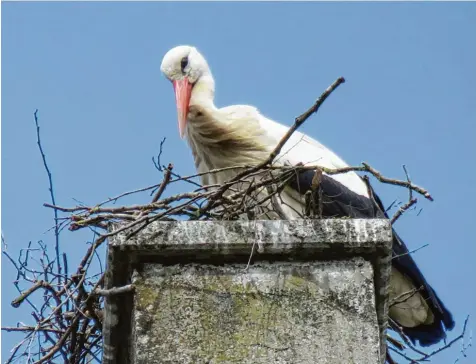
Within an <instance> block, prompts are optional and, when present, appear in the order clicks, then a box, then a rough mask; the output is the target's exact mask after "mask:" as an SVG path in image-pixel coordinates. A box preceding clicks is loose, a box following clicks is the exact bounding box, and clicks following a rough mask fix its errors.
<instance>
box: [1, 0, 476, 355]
mask: <svg viewBox="0 0 476 364" xmlns="http://www.w3.org/2000/svg"><path fill="white" fill-rule="evenodd" d="M475 38H476V4H475V3H431V4H421V3H400V4H395V3H360V4H356V3H337V4H331V3H299V4H298V3H257V4H253V3H202V4H196V3H194V4H191V3H137V4H133V3H2V55H3V59H2V115H1V116H2V178H3V179H2V188H3V189H2V213H3V214H2V229H3V233H4V234H5V238H6V241H7V243H8V248H9V251H10V253H11V254H13V255H16V254H17V252H18V250H19V249H20V248H22V247H25V246H26V244H27V243H28V241H30V240H33V241H35V240H39V239H43V240H44V241H52V236H51V234H50V233H45V231H46V230H47V229H49V228H50V227H51V226H52V213H51V211H50V210H47V209H45V208H43V207H42V204H43V202H48V201H49V195H48V190H47V179H46V174H45V171H44V169H43V166H42V163H41V159H40V156H39V153H38V150H37V146H36V144H35V143H36V139H35V138H36V136H35V128H34V122H33V112H34V110H35V109H36V108H38V109H39V117H40V123H41V127H42V129H41V130H42V138H43V144H44V148H45V150H46V153H47V157H48V159H49V165H50V168H51V170H52V172H53V175H54V182H55V184H56V186H55V187H56V196H57V201H58V203H59V204H61V205H68V206H72V205H75V204H76V202H75V201H74V200H73V198H75V199H78V200H80V201H83V202H84V203H86V204H95V203H97V202H99V201H102V200H104V199H105V198H107V197H109V196H112V195H115V194H118V193H120V192H124V191H128V190H131V189H135V188H139V187H143V186H147V185H150V184H153V183H156V182H157V181H158V180H159V179H160V178H161V175H160V174H159V173H158V172H157V171H156V170H155V168H154V167H153V165H152V163H151V157H152V156H153V155H155V154H156V153H157V152H158V148H159V141H160V140H161V139H162V138H163V137H167V142H166V150H165V154H164V159H163V162H164V163H166V162H169V161H170V162H174V163H175V166H176V170H177V171H179V172H181V173H184V174H185V173H190V172H193V169H194V167H193V162H192V158H191V154H190V151H189V149H188V147H187V145H186V144H185V142H184V141H182V140H180V138H179V135H178V129H177V122H176V110H175V104H174V96H173V91H172V86H171V84H170V83H169V82H168V81H167V80H165V78H164V77H163V76H162V75H161V73H160V70H159V66H160V62H161V59H162V57H163V55H164V54H165V52H166V51H167V50H168V49H170V48H171V47H173V46H176V45H179V44H192V45H195V46H197V47H198V48H199V50H201V51H202V53H203V54H204V55H205V57H206V58H207V59H208V61H209V64H210V66H211V68H212V72H213V74H214V76H215V79H216V103H217V105H219V106H226V105H230V104H251V105H254V106H256V107H258V108H259V109H260V110H261V111H262V112H263V113H264V114H265V115H266V116H268V117H271V118H273V119H275V120H278V121H280V122H282V123H285V124H288V125H290V124H291V123H292V121H293V118H294V117H295V116H297V115H298V114H300V113H301V112H302V111H304V110H305V109H306V108H307V107H308V106H310V104H311V103H312V102H313V101H314V100H315V98H316V97H317V96H318V95H319V94H320V93H321V92H322V91H323V90H324V89H325V88H326V87H327V86H328V85H329V84H330V83H331V82H333V81H334V80H335V79H336V78H337V77H338V76H344V77H345V78H346V79H347V83H345V84H344V85H343V86H341V87H340V88H339V89H338V90H337V91H336V92H335V93H334V94H333V95H332V96H331V97H330V98H329V99H328V101H326V103H325V105H324V107H323V108H322V109H321V111H320V112H319V114H318V115H317V116H314V117H312V118H311V119H310V120H308V121H307V123H306V124H305V125H304V127H303V131H304V132H306V133H308V134H310V135H312V136H313V137H315V138H317V139H319V140H320V141H322V142H323V143H324V144H326V145H327V146H329V147H330V148H332V149H333V150H334V151H336V152H337V153H338V154H339V155H340V156H342V157H343V158H344V159H345V160H346V161H347V162H348V163H349V164H358V163H360V162H361V161H367V162H369V163H370V164H371V165H373V166H374V167H375V168H377V169H379V170H380V171H381V172H382V173H384V174H385V175H387V176H392V177H400V178H403V177H404V175H403V172H402V167H401V166H402V164H406V165H407V167H408V168H409V171H410V174H411V176H412V178H413V180H414V182H415V183H417V184H420V185H423V186H425V187H426V188H428V189H429V190H430V192H431V193H432V194H433V196H434V198H435V202H433V203H430V202H427V201H423V200H422V199H420V201H421V202H420V207H423V211H422V212H421V214H420V215H419V216H416V215H417V214H416V212H412V213H409V214H408V215H406V216H405V217H403V218H402V219H401V220H400V221H399V222H398V223H397V226H396V227H397V229H398V232H399V234H400V235H401V236H402V237H403V238H404V239H405V241H406V242H407V244H408V245H409V247H410V248H418V247H419V246H421V245H423V244H427V243H429V244H430V246H429V247H427V248H425V249H422V250H421V251H419V252H418V253H416V255H415V258H416V260H417V262H418V263H419V265H420V266H421V269H422V270H423V272H424V274H425V275H426V277H427V278H428V280H429V282H430V283H431V284H432V285H433V286H434V287H435V289H436V290H437V292H438V293H439V295H440V296H441V298H442V299H443V300H444V302H445V303H446V304H447V306H448V307H449V308H450V309H451V310H452V312H453V313H454V316H455V319H456V321H457V327H456V329H455V330H454V331H453V332H452V333H451V334H450V337H454V336H456V335H457V334H459V332H460V330H461V325H462V323H463V320H464V318H465V317H466V315H468V314H471V315H472V318H473V320H472V321H470V326H471V327H473V328H474V327H475V325H474V322H475V321H474V320H476V302H475V301H476V288H475V283H474V278H475V277H476V263H475V262H476V241H475V238H474V235H475V234H474V229H473V228H474V221H475V217H476V216H475V206H476V192H475V189H474V186H475V185H476V170H475V168H474V165H475V152H476V147H475V144H474V137H475V135H476V126H475V124H476V106H475V100H476V86H475V85H476V68H475V66H474V65H476V42H475ZM377 190H378V192H379V194H380V195H381V197H382V198H383V200H384V202H385V203H386V204H389V203H390V202H391V201H392V200H393V199H395V198H400V199H402V200H403V199H405V198H406V195H407V193H406V191H403V190H399V189H398V188H393V187H380V186H377ZM84 238H85V235H84V234H82V233H75V234H72V233H67V234H65V235H64V236H63V240H62V244H63V248H64V249H65V250H66V251H68V252H70V253H71V254H72V262H71V266H72V267H73V266H74V259H77V257H79V256H80V255H81V254H82V253H83V252H84V249H85V245H84ZM13 277H14V271H13V270H12V268H11V266H10V264H9V263H8V262H7V261H6V260H5V259H3V258H2V325H14V324H15V323H16V322H17V321H19V320H22V321H25V322H29V320H30V310H29V309H28V308H27V307H26V306H25V307H22V308H20V309H13V308H11V306H10V304H9V303H10V301H11V300H12V299H13V298H14V296H15V294H16V293H15V291H14V289H13V286H12V285H11V281H12V279H13ZM2 336H3V337H2V338H3V340H2V349H3V351H4V352H3V354H2V359H3V360H4V359H5V355H6V354H7V351H8V350H9V349H10V348H11V346H12V345H13V344H14V342H15V341H16V340H17V337H14V336H13V335H11V334H6V335H2ZM459 350H460V346H459V345H456V346H455V347H454V348H453V349H451V350H449V351H447V352H445V353H443V354H441V355H440V356H438V357H437V358H436V359H434V361H433V362H434V363H450V362H453V361H454V359H455V358H456V357H457V355H458V352H459ZM475 357H476V356H475V354H474V349H473V350H472V352H471V351H470V359H461V360H460V363H465V362H466V363H470V362H473V361H474V358H475ZM471 358H472V359H471Z"/></svg>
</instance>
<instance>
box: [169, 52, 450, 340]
mask: <svg viewBox="0 0 476 364" xmlns="http://www.w3.org/2000/svg"><path fill="white" fill-rule="evenodd" d="M160 70H161V72H162V73H163V74H164V75H165V77H166V78H167V79H168V80H169V81H171V82H172V85H173V89H174V92H175V102H176V108H177V116H178V130H179V134H180V137H181V138H183V139H186V141H187V142H188V144H189V146H190V149H191V151H192V154H193V158H194V162H195V167H196V169H197V172H198V173H200V174H202V175H201V182H202V184H203V185H221V184H223V183H225V182H227V181H229V180H230V179H231V178H233V177H234V176H236V174H237V173H238V172H237V171H236V170H234V169H226V170H223V171H221V172H218V173H209V174H207V173H206V172H209V171H211V170H214V169H222V168H226V167H232V166H238V165H243V166H250V165H257V164H259V163H261V162H262V161H264V160H266V158H267V157H268V156H269V154H270V152H271V151H273V150H274V148H275V147H276V145H277V144H278V143H279V141H280V140H281V139H282V138H283V136H284V135H285V134H286V133H287V131H288V129H289V127H287V126H285V125H283V124H280V123H278V122H276V121H274V120H271V119H269V118H267V117H265V116H264V115H262V114H261V113H260V112H259V111H258V109H257V108H255V107H253V106H249V105H232V106H227V107H221V108H218V107H217V106H216V105H215V103H214V96H215V81H214V78H213V76H212V72H211V70H210V67H209V65H208V63H207V61H206V59H205V57H204V56H203V55H202V54H201V53H200V52H199V51H198V50H197V48H196V47H194V46H190V45H180V46H176V47H174V48H172V49H170V50H169V51H168V52H166V54H165V55H164V57H163V59H162V63H161V66H160ZM275 162H276V163H278V164H280V165H290V166H297V165H304V166H306V165H317V166H320V167H326V168H333V169H335V168H344V167H348V164H346V163H345V162H344V160H342V159H341V158H340V157H339V156H338V155H337V154H335V153H334V152H333V151H332V150H331V149H329V148H327V147H326V146H324V145H323V144H321V143H320V142H318V141H317V140H315V139H314V138H311V137H310V136H308V135H306V134H304V133H301V132H299V131H295V132H294V133H293V134H292V135H291V137H290V138H289V139H288V141H287V142H286V143H285V144H284V146H283V148H282V149H281V151H280V153H279V155H278V156H277V157H276V159H275ZM315 173H316V172H315V171H313V170H304V171H303V172H300V173H299V174H298V176H297V177H296V178H295V179H292V180H291V181H290V182H289V184H288V185H287V186H286V188H285V189H284V190H283V192H282V193H281V197H282V202H281V206H280V208H282V213H283V214H284V216H286V218H289V219H298V218H302V214H300V213H299V211H302V210H303V204H304V197H305V194H306V193H307V192H308V191H309V190H311V189H312V184H313V182H312V181H313V178H314V177H315ZM319 190H320V199H321V202H322V211H321V216H322V217H341V218H386V219H388V218H389V216H388V215H387V213H386V210H385V208H384V206H383V203H382V201H381V200H380V198H379V197H378V196H377V195H376V194H375V191H373V189H372V188H371V187H370V188H369V184H367V183H365V181H364V180H363V178H362V177H360V176H359V175H358V174H357V173H355V172H353V171H351V172H348V173H342V174H329V175H328V174H326V173H322V175H321V176H320V181H319ZM264 215H265V216H264V218H275V219H276V218H279V216H281V215H276V214H274V215H269V214H264ZM262 218H263V217H262ZM392 230H393V243H392V255H393V258H392V271H391V278H390V288H389V299H390V302H392V300H394V301H396V302H394V304H393V305H391V307H390V308H389V317H390V319H391V322H392V321H393V322H394V323H395V324H396V325H398V327H399V328H400V329H401V330H402V331H403V333H404V334H405V335H406V336H407V337H408V338H409V339H410V340H411V341H412V342H413V343H414V344H415V343H418V344H419V345H421V346H430V345H433V344H436V343H438V342H440V341H441V340H444V339H445V338H446V331H448V330H451V329H453V328H454V325H455V323H454V320H453V317H452V314H451V312H450V311H449V310H448V309H447V308H446V307H445V305H444V304H443V302H442V301H441V299H440V298H439V297H438V295H437V294H436V292H435V290H434V289H433V288H432V287H431V286H430V284H429V283H428V282H427V280H426V279H425V277H424V276H423V274H422V272H421V271H420V269H419V268H418V266H417V264H416V262H415V261H414V259H413V257H412V256H411V254H410V252H409V250H408V248H407V246H406V245H405V243H404V242H403V240H402V239H401V238H400V236H399V235H398V234H397V232H396V231H395V229H393V228H392ZM408 292H411V294H408ZM405 293H407V295H406V296H405ZM402 297H405V298H406V299H401V298H402ZM399 298H400V299H401V300H399Z"/></svg>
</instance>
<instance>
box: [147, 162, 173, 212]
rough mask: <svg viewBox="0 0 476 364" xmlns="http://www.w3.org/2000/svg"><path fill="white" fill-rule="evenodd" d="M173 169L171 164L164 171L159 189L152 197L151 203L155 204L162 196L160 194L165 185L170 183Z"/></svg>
mask: <svg viewBox="0 0 476 364" xmlns="http://www.w3.org/2000/svg"><path fill="white" fill-rule="evenodd" d="M173 168H174V166H173V164H172V163H169V165H168V166H167V168H166V169H165V171H164V179H163V181H162V183H161V184H160V186H159V189H158V190H157V192H156V193H155V195H154V197H153V198H152V203H154V202H157V201H158V200H159V198H160V196H162V193H164V191H165V188H166V187H167V184H168V183H169V182H170V173H171V172H172V169H173Z"/></svg>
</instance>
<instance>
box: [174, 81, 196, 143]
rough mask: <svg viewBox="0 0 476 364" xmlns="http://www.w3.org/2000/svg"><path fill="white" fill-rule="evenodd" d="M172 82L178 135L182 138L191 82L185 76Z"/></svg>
mask: <svg viewBox="0 0 476 364" xmlns="http://www.w3.org/2000/svg"><path fill="white" fill-rule="evenodd" d="M172 83H173V85H174V90H175V103H176V104H177V115H178V127H179V133H180V137H181V138H183V136H184V134H185V127H186V124H187V114H188V107H189V104H190V97H191V96H192V84H191V83H190V82H189V81H188V78H187V77H184V78H182V79H181V80H177V81H173V82H172Z"/></svg>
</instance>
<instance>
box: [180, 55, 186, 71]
mask: <svg viewBox="0 0 476 364" xmlns="http://www.w3.org/2000/svg"><path fill="white" fill-rule="evenodd" d="M187 65H188V57H183V58H182V59H181V61H180V69H181V70H182V72H183V73H185V67H187Z"/></svg>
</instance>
